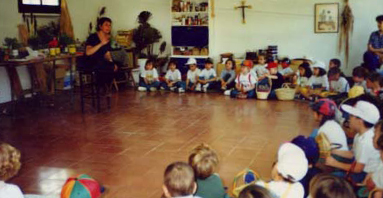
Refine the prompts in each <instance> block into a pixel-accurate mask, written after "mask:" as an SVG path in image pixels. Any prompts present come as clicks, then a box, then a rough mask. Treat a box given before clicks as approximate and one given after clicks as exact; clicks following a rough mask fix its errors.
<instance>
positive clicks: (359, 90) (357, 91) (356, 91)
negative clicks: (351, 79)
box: [348, 86, 364, 98]
mask: <svg viewBox="0 0 383 198" xmlns="http://www.w3.org/2000/svg"><path fill="white" fill-rule="evenodd" d="M362 94H364V88H363V87H362V86H353V87H352V88H351V89H350V91H349V92H348V97H349V98H356V97H358V96H360V95H362Z"/></svg>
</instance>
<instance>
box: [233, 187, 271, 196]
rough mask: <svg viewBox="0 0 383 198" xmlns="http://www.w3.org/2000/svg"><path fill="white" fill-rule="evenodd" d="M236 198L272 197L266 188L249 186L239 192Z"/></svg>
mask: <svg viewBox="0 0 383 198" xmlns="http://www.w3.org/2000/svg"><path fill="white" fill-rule="evenodd" d="M238 198H273V196H272V195H271V193H270V192H269V191H268V190H267V189H266V188H264V187H262V186H257V185H254V184H251V185H249V186H247V187H246V188H244V189H243V190H242V191H241V193H240V194H239V197H238Z"/></svg>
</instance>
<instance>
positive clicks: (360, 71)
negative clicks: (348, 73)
mask: <svg viewBox="0 0 383 198" xmlns="http://www.w3.org/2000/svg"><path fill="white" fill-rule="evenodd" d="M367 75H368V70H367V69H366V68H364V67H362V66H358V67H355V68H354V69H353V70H352V76H355V77H359V78H366V77H367Z"/></svg>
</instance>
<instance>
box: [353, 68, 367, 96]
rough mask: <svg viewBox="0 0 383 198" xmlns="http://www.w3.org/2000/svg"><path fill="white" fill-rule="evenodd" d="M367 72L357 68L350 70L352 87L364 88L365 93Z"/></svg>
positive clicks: (364, 69)
mask: <svg viewBox="0 0 383 198" xmlns="http://www.w3.org/2000/svg"><path fill="white" fill-rule="evenodd" d="M367 74H368V70H367V69H366V68H364V67H361V66H358V67H355V68H354V69H353V70H352V80H353V81H354V86H361V87H363V88H364V91H367V85H366V78H367Z"/></svg>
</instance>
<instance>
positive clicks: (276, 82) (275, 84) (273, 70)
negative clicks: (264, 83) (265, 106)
mask: <svg viewBox="0 0 383 198" xmlns="http://www.w3.org/2000/svg"><path fill="white" fill-rule="evenodd" d="M267 69H268V70H269V73H270V74H269V75H268V78H270V79H271V92H270V94H269V98H268V99H277V95H276V93H275V90H276V89H279V88H281V87H282V85H283V83H284V82H285V81H284V79H283V76H282V74H280V73H279V72H278V63H276V62H270V63H269V64H268V66H267Z"/></svg>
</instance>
